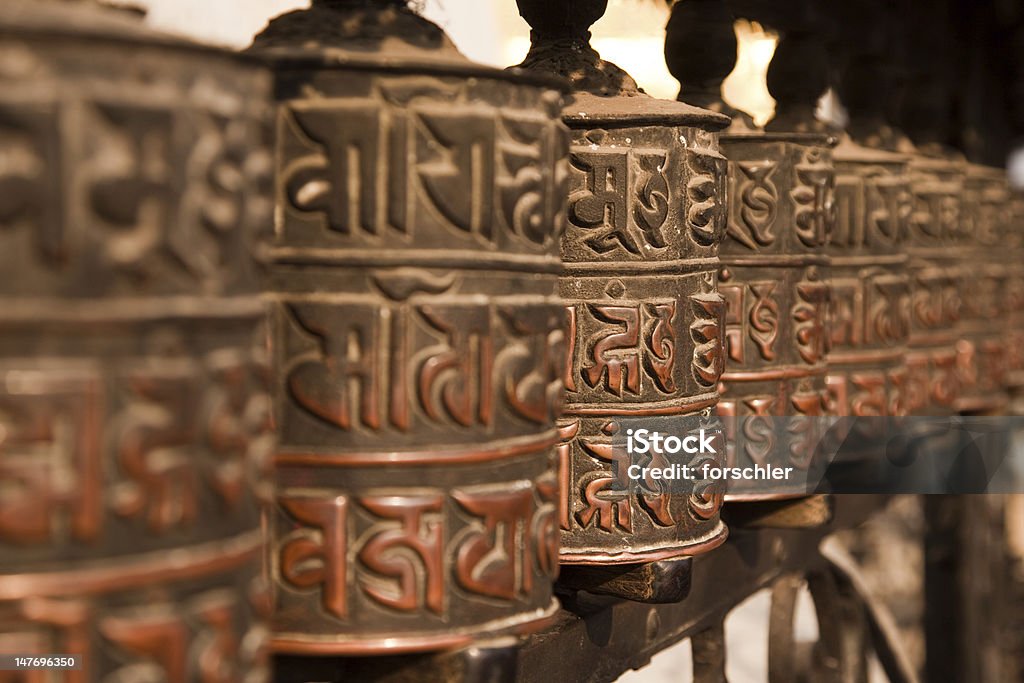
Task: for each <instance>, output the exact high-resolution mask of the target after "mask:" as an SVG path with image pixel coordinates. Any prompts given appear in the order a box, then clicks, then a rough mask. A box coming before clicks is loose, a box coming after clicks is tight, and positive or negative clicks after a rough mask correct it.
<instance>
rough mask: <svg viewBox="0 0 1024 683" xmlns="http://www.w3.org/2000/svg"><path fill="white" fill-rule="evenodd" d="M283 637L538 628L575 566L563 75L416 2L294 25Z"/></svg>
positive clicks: (317, 645) (319, 11)
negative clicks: (563, 547) (556, 585)
mask: <svg viewBox="0 0 1024 683" xmlns="http://www.w3.org/2000/svg"><path fill="white" fill-rule="evenodd" d="M254 51H255V52H256V53H257V54H259V55H260V56H261V57H263V58H265V59H266V60H268V61H269V62H270V63H271V64H272V65H273V68H274V70H275V73H276V77H277V93H278V96H279V98H280V101H281V106H280V108H279V111H278V116H277V137H278V155H277V161H276V173H277V180H276V185H277V188H276V189H277V214H276V221H275V230H274V237H273V240H272V243H271V244H269V245H268V246H267V249H266V255H267V258H268V259H269V261H270V262H271V264H272V265H271V275H270V279H269V283H268V288H269V291H270V293H271V297H272V299H273V313H272V321H271V322H272V337H273V344H274V346H275V350H274V361H275V381H276V397H275V414H276V418H277V420H278V424H279V428H280V436H281V445H280V449H279V450H278V453H277V457H276V464H277V484H278V490H277V509H276V512H275V514H274V515H273V520H272V523H271V548H270V555H271V557H270V565H271V573H272V577H273V581H274V584H275V588H276V607H275V615H274V636H273V641H272V643H273V647H274V649H275V651H277V652H280V653H291V654H323V655H328V654H345V655H349V654H374V653H382V652H397V651H409V650H425V649H436V648H447V647H455V646H461V645H465V644H467V643H469V642H471V641H472V640H473V639H474V638H478V637H485V636H495V635H500V634H506V633H516V632H523V631H528V630H532V629H536V628H539V627H540V626H541V625H543V624H544V623H545V622H546V620H547V619H548V618H549V617H550V616H551V615H553V614H554V612H555V610H556V608H557V602H556V601H555V600H554V598H553V596H552V584H553V581H554V578H555V575H556V573H557V568H558V482H557V478H556V470H555V467H554V460H553V457H554V451H555V447H556V445H557V443H558V438H557V432H556V429H555V418H556V416H557V415H558V412H559V411H560V409H561V405H562V400H563V399H562V377H563V376H564V374H565V368H564V366H565V344H564V326H565V318H564V308H563V306H562V305H561V303H560V301H559V299H558V298H557V276H558V273H559V272H560V271H561V263H560V261H559V258H558V239H559V236H560V234H561V232H562V221H563V220H564V208H565V196H566V191H565V181H566V177H567V174H568V171H567V167H566V166H567V159H566V155H567V151H568V150H567V135H566V131H565V128H564V127H563V125H562V124H561V122H560V119H559V112H560V104H561V96H560V94H559V93H558V92H556V91H555V90H552V88H561V87H563V85H564V83H563V82H561V81H559V80H557V79H552V78H547V77H541V76H536V75H528V74H522V73H518V72H514V71H500V70H495V69H491V68H487V67H483V66H480V65H476V64H473V63H471V62H469V61H467V60H466V59H465V58H464V57H462V55H460V54H459V53H458V52H457V51H456V49H455V48H454V46H452V44H451V43H450V41H449V40H448V39H447V37H446V36H445V35H444V33H443V32H442V31H441V29H440V28H438V27H437V26H435V25H434V24H432V23H430V22H428V21H426V20H424V19H422V18H420V17H418V16H417V15H416V14H415V13H413V12H412V11H411V10H410V9H408V8H407V7H406V6H405V3H404V2H398V1H393V0H392V1H385V0H381V1H380V2H365V1H361V0H333V1H327V0H323V1H318V2H314V3H313V7H312V8H311V9H309V10H302V11H297V12H292V13H289V14H285V15H282V16H280V17H278V18H276V19H274V20H273V21H272V22H271V23H270V24H269V25H268V26H267V28H266V29H265V30H264V31H263V32H262V33H261V34H260V35H259V36H258V37H257V38H256V41H255V44H254Z"/></svg>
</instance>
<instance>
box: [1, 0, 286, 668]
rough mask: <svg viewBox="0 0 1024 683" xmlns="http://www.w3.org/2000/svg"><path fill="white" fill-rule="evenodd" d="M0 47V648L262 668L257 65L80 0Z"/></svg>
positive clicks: (262, 110) (263, 170)
mask: <svg viewBox="0 0 1024 683" xmlns="http://www.w3.org/2000/svg"><path fill="white" fill-rule="evenodd" d="M0 52H2V55H3V57H2V59H0V159H2V160H3V161H2V164H0V270H2V271H3V272H4V274H5V277H4V278H3V281H2V283H0V302H2V303H0V328H2V332H0V653H3V654H20V655H29V656H31V655H54V654H69V655H71V654H73V655H76V656H77V657H79V660H80V664H81V668H80V669H78V670H74V671H68V672H67V673H66V678H63V677H62V678H60V680H68V681H79V682H87V681H100V680H105V681H113V680H137V679H138V677H139V675H140V672H145V673H144V674H142V675H143V676H145V677H152V678H153V679H154V680H157V679H159V680H165V681H168V682H181V681H189V680H242V679H245V680H263V679H264V678H265V677H266V675H267V669H266V661H265V660H266V657H265V650H266V647H265V644H266V636H267V629H266V626H265V624H264V620H265V619H266V617H267V608H268V606H269V591H268V586H267V585H266V581H265V579H264V578H263V576H262V574H261V568H262V545H263V540H262V539H263V537H262V533H261V530H260V525H261V513H262V509H263V504H262V503H263V502H264V501H265V500H266V499H267V497H268V495H269V491H268V490H267V478H266V476H265V475H266V468H267V465H268V464H269V463H270V457H271V456H272V454H273V449H274V437H273V432H272V429H271V421H270V399H269V395H268V393H267V385H266V382H267V378H268V373H267V362H266V361H267V354H266V343H265V339H264V335H263V334H262V323H263V319H264V306H263V303H262V300H261V297H260V293H259V280H258V277H257V273H256V269H255V268H254V267H253V264H252V262H251V254H250V246H251V242H252V239H253V238H254V236H255V232H256V230H258V229H263V228H264V227H265V226H266V225H267V221H268V220H269V208H270V203H269V201H268V200H269V197H268V196H267V195H266V194H264V190H265V188H266V181H267V180H268V179H269V159H270V154H269V149H268V148H267V146H266V144H265V131H266V116H267V114H268V113H269V106H268V104H269V86H270V82H269V79H268V78H267V77H266V76H265V74H264V73H263V72H262V71H261V70H260V69H258V68H256V67H255V66H254V65H253V64H251V63H248V62H245V61H243V60H241V59H239V58H238V57H237V56H234V55H230V54H227V53H222V52H220V51H217V50H213V49H210V48H201V47H198V46H195V45H192V44H190V43H186V42H184V41H180V40H178V39H173V38H170V37H167V36H164V35H161V34H156V33H153V32H150V31H148V30H145V29H143V28H142V27H141V26H140V25H138V24H137V23H136V21H135V20H134V19H131V20H130V19H129V15H127V14H123V13H120V12H116V11H113V10H103V9H100V8H99V7H98V6H94V5H92V4H89V3H80V4H74V5H72V4H70V3H54V2H49V1H44V0H7V1H6V2H4V3H3V4H2V5H0ZM12 675H13V676H14V678H13V679H10V678H7V679H5V680H27V681H37V680H38V681H43V680H58V678H57V676H58V675H57V674H46V673H43V672H41V671H37V672H31V673H26V674H25V677H24V678H21V677H20V674H12ZM61 676H63V674H61ZM0 678H3V675H2V674H0Z"/></svg>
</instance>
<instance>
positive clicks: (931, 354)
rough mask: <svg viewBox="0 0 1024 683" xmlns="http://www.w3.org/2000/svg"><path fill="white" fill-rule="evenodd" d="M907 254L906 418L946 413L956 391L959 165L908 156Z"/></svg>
mask: <svg viewBox="0 0 1024 683" xmlns="http://www.w3.org/2000/svg"><path fill="white" fill-rule="evenodd" d="M908 173H909V176H910V193H911V200H912V206H911V213H910V216H909V220H908V223H907V227H908V232H907V254H908V258H909V261H908V268H909V274H910V284H911V301H910V337H909V340H908V351H907V382H906V385H905V391H904V408H905V409H906V412H907V414H908V415H933V416H941V415H949V414H951V413H953V412H954V410H955V406H954V403H955V401H956V399H957V396H958V394H959V392H960V385H959V378H958V373H957V365H956V361H957V349H956V345H957V339H958V330H957V324H958V320H959V317H960V291H959V281H960V263H959V260H958V254H957V249H956V240H957V232H958V230H959V223H960V197H961V194H962V192H963V165H962V164H960V163H958V162H956V161H953V160H948V159H943V158H938V157H936V158H930V157H926V156H923V155H920V154H916V155H914V156H913V157H912V159H911V162H910V165H909V167H908Z"/></svg>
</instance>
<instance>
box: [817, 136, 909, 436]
mask: <svg viewBox="0 0 1024 683" xmlns="http://www.w3.org/2000/svg"><path fill="white" fill-rule="evenodd" d="M834 161H835V168H836V228H835V232H834V233H833V235H832V239H830V240H829V248H828V253H829V255H830V256H831V257H832V304H831V307H830V314H831V323H830V326H831V331H832V347H831V351H830V353H829V371H828V387H829V394H830V400H831V402H832V409H833V410H834V411H835V414H836V415H841V416H850V417H872V416H882V417H888V416H899V415H904V414H905V412H906V410H905V408H904V406H903V387H904V384H905V380H906V351H907V349H906V345H907V338H908V335H909V332H910V281H909V277H908V275H907V254H906V251H905V244H904V240H905V235H906V223H907V218H908V216H909V212H910V201H909V200H910V196H909V189H908V178H907V175H906V161H907V160H906V157H904V156H902V155H898V154H892V153H889V152H883V151H879V150H872V149H868V148H866V147H861V146H859V145H856V144H854V143H853V142H851V141H850V140H849V138H844V140H843V141H842V142H841V143H840V144H839V146H838V147H836V149H835V152H834ZM869 429H873V427H870V428H869Z"/></svg>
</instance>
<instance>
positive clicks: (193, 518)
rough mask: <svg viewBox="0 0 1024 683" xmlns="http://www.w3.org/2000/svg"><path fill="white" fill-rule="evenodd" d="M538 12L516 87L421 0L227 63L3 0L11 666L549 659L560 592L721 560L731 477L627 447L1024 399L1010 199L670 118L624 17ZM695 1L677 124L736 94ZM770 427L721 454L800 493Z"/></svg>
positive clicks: (101, 14)
mask: <svg viewBox="0 0 1024 683" xmlns="http://www.w3.org/2000/svg"><path fill="white" fill-rule="evenodd" d="M518 4H519V8H520V12H521V14H522V15H523V17H524V18H525V19H526V20H527V22H528V23H529V24H530V25H531V27H532V29H533V31H532V34H531V37H532V46H531V49H530V52H529V54H528V55H527V57H526V59H525V60H524V62H523V63H522V64H521V65H520V66H519V67H517V68H512V69H508V70H497V69H492V68H489V67H484V66H481V65H477V64H474V63H471V62H469V61H467V60H466V59H465V58H463V57H462V56H461V55H460V54H459V53H458V52H457V51H456V50H455V48H454V47H453V46H452V44H451V43H450V41H449V40H448V38H447V37H446V36H445V35H444V33H443V32H442V31H441V29H439V28H438V27H437V26H435V25H433V24H431V23H430V22H428V21H426V20H424V19H422V18H420V17H418V16H417V15H416V14H415V13H414V12H412V11H411V10H410V9H408V8H407V7H406V5H405V3H404V2H402V1H399V0H379V1H378V2H365V1H362V0H316V1H314V2H313V6H312V7H311V8H310V9H308V10H301V11H296V12H292V13H289V14H285V15H283V16H280V17H278V18H276V19H274V20H272V21H271V22H270V24H269V25H268V26H267V27H266V29H265V30H264V31H263V32H262V33H261V34H260V35H259V36H258V37H257V38H256V40H255V43H254V45H253V47H252V49H251V50H249V51H248V53H247V54H246V55H244V56H240V55H234V54H227V53H225V52H222V51H219V50H215V49H212V48H207V47H198V46H196V45H193V44H190V43H187V42H184V41H181V40H179V39H173V38H168V37H166V36H163V35H161V34H157V33H152V32H150V31H148V30H146V29H144V28H142V27H141V26H140V25H139V24H138V22H137V20H136V19H135V18H134V17H132V16H130V15H129V14H126V13H125V12H124V11H121V10H113V9H106V8H100V7H98V6H94V5H92V4H90V3H88V2H84V3H83V2H77V3H76V2H60V1H58V0H5V2H4V3H3V4H2V5H0V84H2V86H3V88H2V91H0V266H2V270H3V272H4V274H5V275H6V277H4V278H3V280H2V281H0V300H2V306H0V326H2V328H3V332H2V334H0V654H6V653H11V654H15V653H17V654H26V655H44V654H54V653H71V654H78V655H82V657H83V660H84V665H83V668H81V669H78V670H75V671H68V672H66V680H69V681H93V680H100V679H106V678H108V677H110V680H122V679H123V680H137V679H140V677H148V678H154V677H155V678H163V679H164V680H167V681H169V682H171V683H174V682H177V681H189V680H202V681H217V680H239V679H242V678H244V679H245V680H252V681H256V680H263V678H262V677H263V676H265V674H266V666H267V654H268V652H275V653H281V654H291V655H355V654H359V655H367V654H385V653H392V652H403V651H415V650H430V649H438V648H450V647H461V646H464V645H467V644H469V643H471V642H473V641H474V640H476V639H479V638H482V637H490V636H495V635H503V634H523V633H528V632H532V631H536V630H539V629H542V628H544V627H545V625H547V624H549V623H551V621H552V618H553V617H554V615H555V612H556V610H557V608H558V603H557V601H556V600H555V598H554V595H553V583H554V581H555V579H556V577H557V574H558V569H559V565H560V564H583V565H586V564H607V563H626V564H636V563H645V562H650V561H656V560H672V559H678V558H683V557H687V556H692V555H696V554H700V553H705V552H714V548H715V547H716V546H718V545H719V544H721V543H722V542H723V541H724V540H725V537H726V535H727V529H726V527H725V525H724V524H723V522H722V520H721V518H720V514H719V513H720V508H721V506H722V504H723V498H724V497H725V491H724V490H723V486H722V484H721V483H720V482H715V481H708V482H699V483H698V485H697V486H695V488H694V489H693V491H692V492H690V493H689V494H687V495H680V494H679V493H678V492H675V493H673V492H672V491H669V490H667V489H665V488H663V487H662V485H661V484H660V483H659V482H657V481H642V482H640V483H639V485H638V486H637V487H635V488H631V489H622V488H621V487H619V486H617V485H616V476H615V472H616V469H617V468H618V467H619V466H620V465H621V464H622V463H620V462H618V461H617V459H618V458H619V457H620V456H619V454H618V453H617V452H616V451H615V450H614V449H613V448H612V446H611V442H612V439H613V438H614V437H615V435H616V434H617V433H618V432H619V430H620V428H621V424H620V422H621V421H622V420H626V419H632V418H647V417H650V418H655V417H665V418H671V417H677V416H691V417H694V418H697V419H698V420H702V419H710V418H711V417H712V416H713V415H714V414H716V413H717V414H719V415H722V416H743V417H751V418H765V419H770V418H771V417H773V416H787V417H793V416H806V417H808V418H815V417H821V416H830V415H831V416H845V415H852V416H871V415H878V416H898V415H906V414H922V415H950V414H954V413H956V412H965V413H971V414H999V413H1005V412H1006V411H1007V410H1009V404H1010V400H1011V398H1012V397H1014V396H1017V395H1021V394H1024V357H1022V354H1024V244H1022V235H1024V233H1022V230H1024V198H1022V196H1021V195H1019V194H1014V193H1011V191H1010V189H1009V186H1008V184H1007V180H1006V176H1005V173H1004V172H1002V171H1000V170H997V169H994V168H988V167H981V166H976V165H972V164H967V163H965V162H963V161H962V160H959V159H957V158H955V157H953V156H950V155H943V154H934V155H929V154H926V153H924V152H923V151H916V150H913V149H908V148H906V147H905V146H904V148H901V149H896V148H889V149H886V148H884V147H885V146H884V145H876V146H870V145H861V144H858V143H857V142H854V141H853V140H852V139H851V138H850V136H848V135H842V136H837V135H835V134H832V133H829V132H822V131H821V130H812V129H810V128H808V127H806V126H804V125H803V124H800V125H795V124H793V123H792V122H793V121H795V120H796V119H794V118H787V117H785V116H783V115H782V112H781V111H780V116H779V117H778V118H777V119H776V121H775V122H774V124H773V125H771V126H769V130H768V131H764V130H760V129H757V128H755V127H753V126H752V125H750V123H749V122H748V121H745V120H744V119H743V117H742V116H740V115H736V114H735V113H734V112H730V111H728V108H725V107H722V106H719V105H720V104H721V103H720V102H718V103H717V104H715V103H714V102H713V100H715V97H714V96H713V97H710V98H703V99H699V98H694V101H697V102H698V103H699V104H702V105H704V106H703V107H697V106H692V105H690V104H684V103H683V102H681V101H666V100H659V99H655V98H653V97H650V96H648V95H646V94H644V93H643V92H642V91H641V90H640V89H639V88H637V86H636V83H635V82H634V81H633V79H632V78H630V76H629V75H628V74H626V73H625V72H623V71H622V70H621V69H619V68H618V67H616V66H615V65H614V64H610V63H608V62H606V61H604V60H602V59H601V58H600V56H599V55H598V53H597V52H596V51H594V50H593V48H591V46H590V44H589V35H590V34H589V32H588V31H589V27H590V25H591V24H592V23H593V22H595V21H596V20H597V19H598V18H600V16H601V15H602V14H603V12H604V6H605V4H606V3H605V2H603V1H601V0H563V1H561V2H553V1H551V0H545V1H543V2H541V1H540V0H519V3H518ZM705 4H707V3H705ZM711 4H712V5H713V4H714V3H711ZM693 6H694V5H692V3H686V2H683V3H679V4H677V5H676V6H675V8H674V11H673V18H672V23H671V24H670V31H669V39H670V43H669V45H668V48H667V54H668V56H669V62H670V66H673V67H674V69H673V70H674V71H675V72H677V74H676V75H677V76H679V77H680V80H681V81H682V82H683V86H684V87H683V92H682V93H681V98H682V99H684V100H685V99H687V84H688V82H693V83H700V84H703V85H704V86H706V85H707V83H708V82H709V81H713V82H715V85H714V88H713V89H715V90H718V91H719V93H720V89H719V87H718V86H720V83H721V78H724V76H725V74H727V73H728V72H729V71H730V70H731V68H732V67H731V64H729V65H728V67H729V68H727V69H724V72H723V73H722V74H721V77H719V78H717V81H716V78H715V77H714V76H715V68H714V66H715V65H711V67H710V68H711V71H712V73H711V74H710V76H711V77H710V78H708V77H705V75H702V74H701V73H700V65H697V66H696V67H693V68H691V65H692V64H693V63H694V62H692V61H690V62H687V60H699V54H698V55H695V56H691V55H690V53H688V49H693V48H692V45H693V44H696V42H697V41H689V42H688V41H687V40H686V39H685V38H686V36H685V32H686V31H687V30H700V31H705V30H706V28H707V27H706V26H703V25H702V24H701V21H702V20H701V18H700V17H696V16H693V17H688V16H687V12H691V11H695V10H693V9H692V7H693ZM700 6H701V7H703V6H704V5H700ZM712 18H713V17H712ZM730 21H731V20H729V21H724V22H720V23H719V24H716V26H717V27H718V28H721V27H722V26H725V27H727V28H728V31H729V32H731V23H730ZM673 25H675V26H676V28H678V29H679V32H678V33H676V32H674V31H673V30H672V26H673ZM708 35H710V34H708ZM729 36H731V33H729V34H728V36H727V37H726V38H724V40H725V41H726V43H728V41H729V40H730V39H731V40H734V38H730V37H729ZM674 37H675V38H679V40H677V41H676V42H672V39H673V38H674ZM688 45H690V47H688ZM652 58H653V57H652ZM676 58H678V59H676ZM779 58H780V59H779V65H778V66H777V67H776V66H775V65H774V63H773V68H780V69H785V68H787V64H786V63H785V59H786V55H784V54H782V53H781V52H780V55H779ZM680 60H681V62H682V63H684V64H685V66H679V64H680ZM691 77H692V78H691ZM776 80H778V79H776ZM769 83H770V84H771V83H772V77H771V74H770V75H769ZM809 87H812V88H813V87H814V84H813V83H811V84H810V85H809ZM823 89H824V88H821V89H820V90H818V92H816V93H812V94H813V95H814V96H815V97H816V96H817V95H820V93H821V90H823ZM705 94H706V93H705ZM716 96H717V95H716ZM783 104H785V101H784V98H780V107H781V106H782V105H783ZM713 105H714V106H713ZM787 125H788V126H790V127H788V128H787ZM810 424H817V423H816V422H814V420H813V419H812V420H810ZM769 432H770V430H759V429H748V430H744V431H743V432H742V433H727V434H726V435H725V442H726V453H727V455H725V456H722V457H727V458H728V459H729V460H730V461H732V462H736V463H741V464H745V463H758V464H764V463H777V464H784V465H788V466H794V467H797V468H801V467H803V468H806V467H807V466H808V462H809V458H810V454H811V450H812V449H813V446H814V443H815V441H816V439H817V438H819V436H820V435H815V433H814V432H813V429H810V430H794V431H793V433H791V434H788V435H787V436H786V439H784V440H783V441H782V442H775V441H774V436H773V435H771V434H769ZM694 457H695V458H707V457H708V456H706V455H704V456H694ZM691 464H696V463H691ZM749 497H756V496H745V495H743V493H742V492H738V493H734V494H730V496H729V499H728V500H727V501H726V503H725V504H727V505H742V504H743V503H744V501H745V500H746V499H747V498H749ZM154 671H155V672H157V673H154ZM113 677H116V678H113ZM5 680H7V679H6V678H5V674H4V673H3V672H0V681H5ZM14 680H19V681H20V680H25V681H36V680H40V681H42V680H49V679H44V678H38V677H37V678H33V677H32V676H31V675H29V676H28V677H27V678H24V679H21V678H18V679H14Z"/></svg>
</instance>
